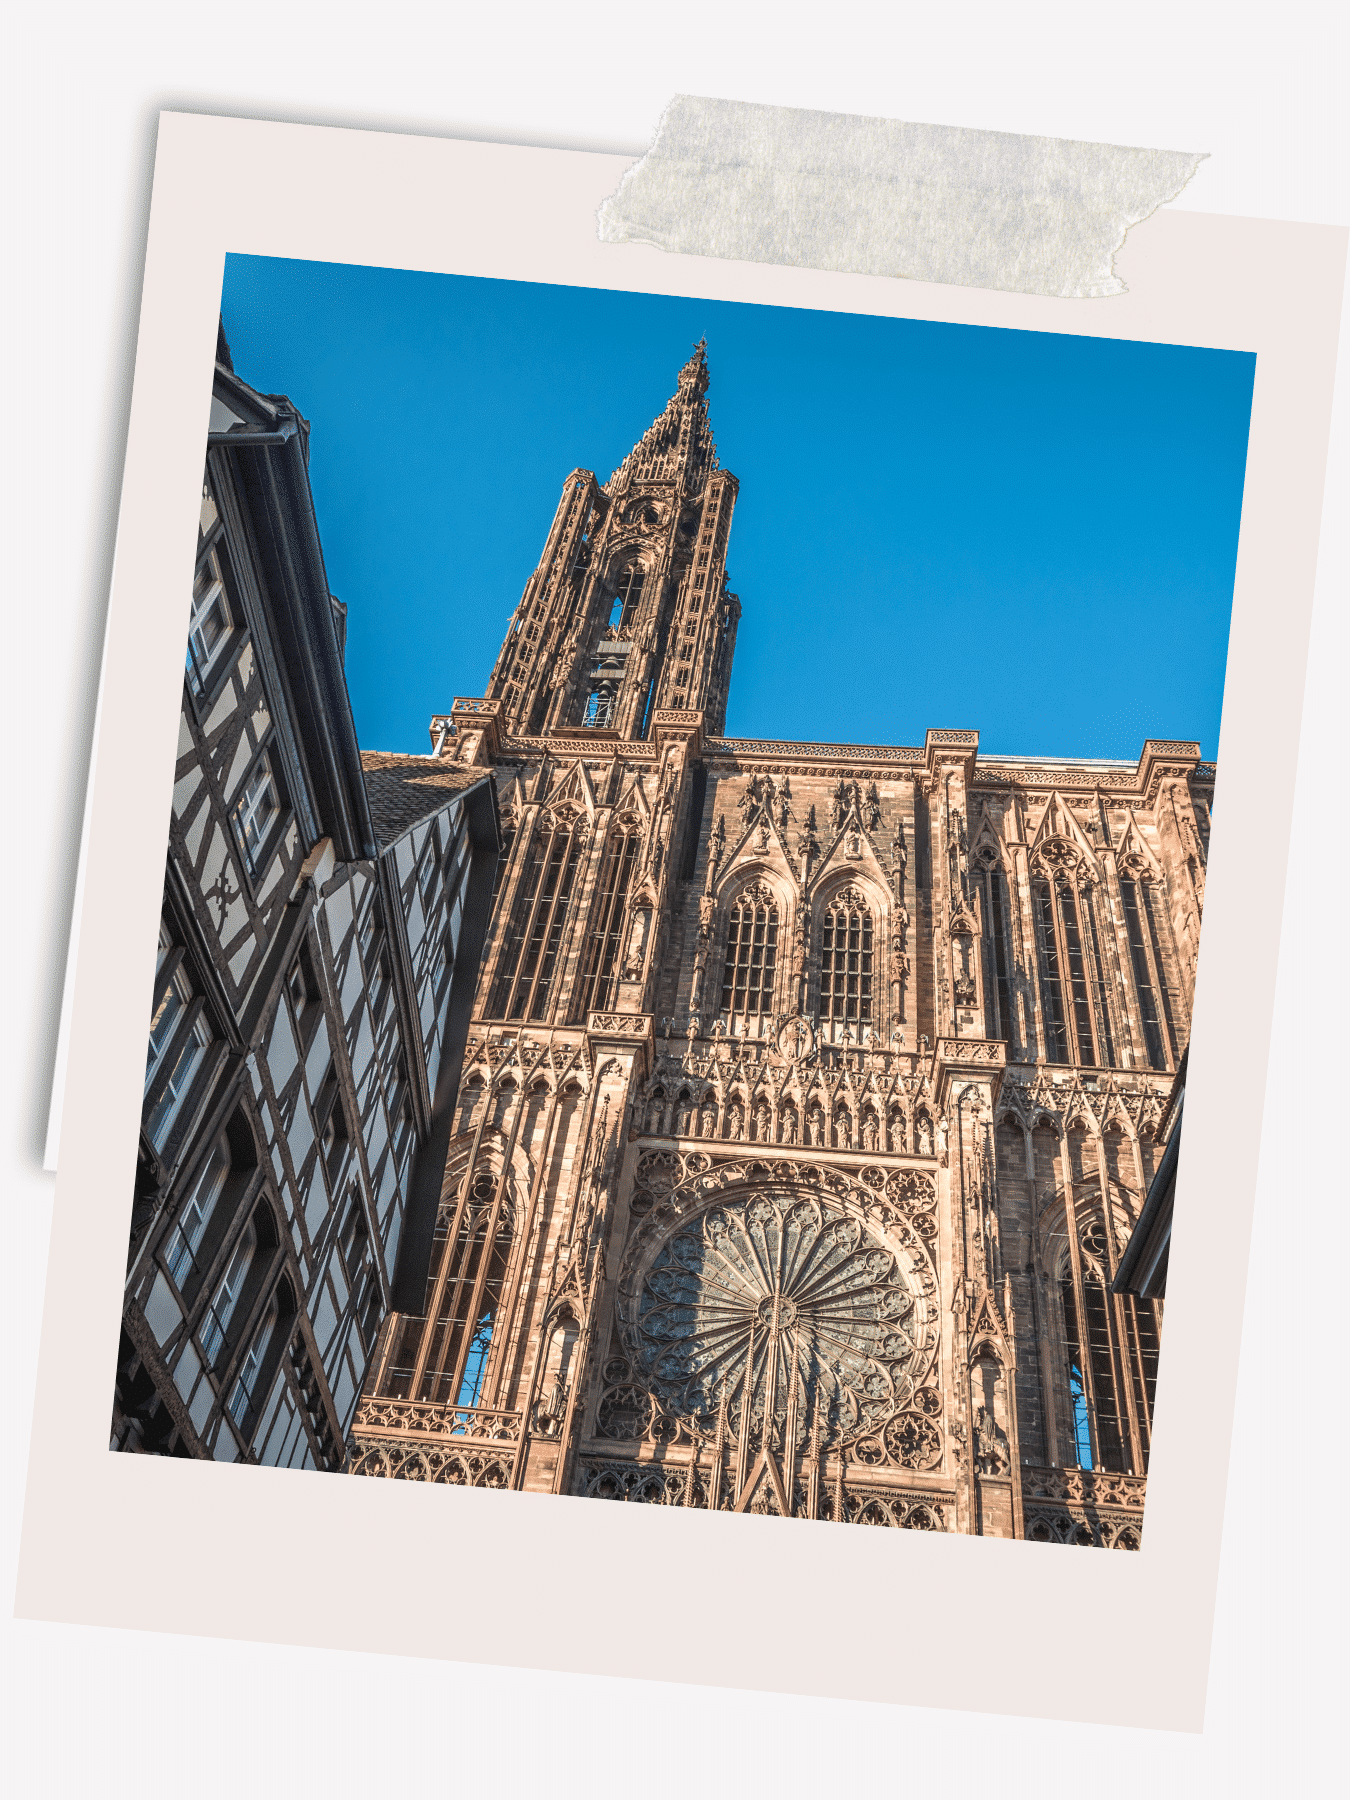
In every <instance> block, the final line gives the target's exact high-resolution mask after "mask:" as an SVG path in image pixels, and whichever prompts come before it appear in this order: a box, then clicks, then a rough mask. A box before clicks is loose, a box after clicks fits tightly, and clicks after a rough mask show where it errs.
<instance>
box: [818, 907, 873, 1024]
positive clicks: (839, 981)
mask: <svg viewBox="0 0 1350 1800" xmlns="http://www.w3.org/2000/svg"><path fill="white" fill-rule="evenodd" d="M820 1018H821V1024H822V1028H823V1031H824V1035H825V1037H826V1041H827V1042H829V1043H835V1042H837V1041H838V1040H839V1039H840V1038H841V1037H842V1036H843V1035H844V1032H845V1030H846V1029H847V1030H848V1031H849V1033H850V1036H851V1037H853V1038H857V1037H858V1036H860V1035H861V1031H862V1027H863V1026H864V1025H870V1024H871V1022H872V913H871V910H870V908H869V907H868V905H867V902H866V900H865V899H864V898H863V896H862V895H861V894H860V893H859V892H858V890H857V888H852V887H849V888H845V889H844V890H843V892H842V893H839V894H836V895H835V896H834V898H833V899H832V900H831V901H830V904H829V905H828V906H827V907H826V909H825V917H824V921H823V923H822V925H821V933H820Z"/></svg>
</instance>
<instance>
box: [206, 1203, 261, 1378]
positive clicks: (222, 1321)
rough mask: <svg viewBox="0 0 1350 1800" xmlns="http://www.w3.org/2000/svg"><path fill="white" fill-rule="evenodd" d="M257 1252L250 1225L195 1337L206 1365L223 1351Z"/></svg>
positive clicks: (254, 1236) (221, 1279) (222, 1277)
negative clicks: (199, 1344)
mask: <svg viewBox="0 0 1350 1800" xmlns="http://www.w3.org/2000/svg"><path fill="white" fill-rule="evenodd" d="M257 1249H258V1233H257V1230H256V1228H255V1227H254V1225H253V1224H252V1222H251V1221H250V1223H249V1225H248V1226H247V1227H246V1228H245V1230H244V1231H243V1233H242V1234H241V1236H240V1238H239V1242H238V1243H237V1244H236V1245H235V1247H234V1254H233V1255H232V1256H231V1257H230V1260H229V1263H228V1265H227V1267H226V1270H225V1273H224V1274H223V1275H222V1276H221V1278H220V1284H219V1286H218V1287H217V1288H216V1291H215V1293H214V1294H213V1295H212V1296H211V1304H210V1305H209V1306H208V1307H207V1309H206V1311H205V1313H204V1314H203V1315H202V1320H201V1323H200V1325H199V1326H198V1327H197V1337H198V1340H199V1341H200V1343H201V1347H202V1353H203V1355H204V1356H205V1358H206V1360H207V1362H208V1363H212V1364H214V1363H215V1362H216V1361H217V1360H218V1359H219V1357H220V1353H221V1351H222V1350H223V1349H224V1347H225V1344H226V1339H227V1334H228V1332H229V1329H230V1320H231V1319H232V1318H233V1317H234V1315H235V1313H236V1311H237V1310H238V1307H239V1296H240V1295H241V1294H242V1293H243V1291H244V1283H245V1282H246V1281H247V1279H248V1273H249V1270H250V1269H251V1268H252V1266H253V1258H254V1256H255V1255H256V1253H257Z"/></svg>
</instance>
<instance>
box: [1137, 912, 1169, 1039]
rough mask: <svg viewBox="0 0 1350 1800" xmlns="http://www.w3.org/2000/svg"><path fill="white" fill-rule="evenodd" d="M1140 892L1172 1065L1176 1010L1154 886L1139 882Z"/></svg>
mask: <svg viewBox="0 0 1350 1800" xmlns="http://www.w3.org/2000/svg"><path fill="white" fill-rule="evenodd" d="M1139 887H1140V891H1141V893H1142V895H1143V901H1144V917H1145V918H1146V919H1147V920H1148V936H1149V944H1150V946H1151V947H1152V950H1153V966H1154V968H1155V969H1156V970H1157V971H1158V994H1159V997H1160V998H1161V1000H1162V1011H1163V1023H1164V1024H1165V1025H1166V1026H1167V1041H1168V1043H1169V1044H1170V1045H1171V1049H1172V1064H1173V1066H1175V1064H1176V1060H1177V1026H1176V1009H1175V1007H1174V1006H1173V995H1172V984H1171V982H1170V981H1169V980H1168V979H1167V959H1166V957H1165V956H1164V954H1163V946H1162V937H1161V934H1160V932H1159V930H1158V910H1157V905H1156V903H1155V901H1154V885H1153V883H1152V882H1151V881H1141V882H1140V884H1139Z"/></svg>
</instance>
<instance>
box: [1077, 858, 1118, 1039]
mask: <svg viewBox="0 0 1350 1800" xmlns="http://www.w3.org/2000/svg"><path fill="white" fill-rule="evenodd" d="M1080 892H1081V894H1082V899H1083V916H1084V918H1085V919H1086V920H1087V927H1088V931H1089V933H1090V934H1091V938H1092V968H1093V973H1094V975H1095V976H1096V982H1097V1017H1098V1019H1099V1021H1100V1023H1101V1032H1102V1062H1103V1064H1104V1065H1105V1066H1106V1067H1107V1068H1108V1069H1112V1068H1114V1067H1115V1065H1116V1046H1115V1042H1114V1040H1113V1038H1112V1036H1111V1003H1110V1000H1109V998H1108V983H1107V979H1106V964H1105V963H1104V961H1103V960H1102V941H1101V934H1100V933H1099V932H1098V930H1097V908H1096V907H1095V906H1094V905H1093V903H1092V889H1091V888H1088V887H1085V888H1082V889H1081V890H1080Z"/></svg>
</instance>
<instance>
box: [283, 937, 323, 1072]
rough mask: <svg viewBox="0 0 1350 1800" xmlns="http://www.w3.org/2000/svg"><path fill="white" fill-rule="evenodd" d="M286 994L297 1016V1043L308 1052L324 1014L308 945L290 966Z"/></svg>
mask: <svg viewBox="0 0 1350 1800" xmlns="http://www.w3.org/2000/svg"><path fill="white" fill-rule="evenodd" d="M286 992H287V994H288V995H289V996H290V1002H291V1011H292V1012H293V1014H294V1015H295V1030H296V1037H297V1041H298V1042H299V1044H300V1047H301V1050H302V1051H304V1050H308V1049H309V1046H310V1044H311V1043H312V1042H313V1038H314V1032H315V1030H316V1028H317V1026H318V1023H319V1018H320V1016H321V1014H322V1012H323V1001H322V998H321V996H320V992H319V983H318V979H317V977H316V976H315V973H314V959H313V958H312V957H311V955H310V953H309V945H308V943H302V944H301V946H300V949H299V952H298V954H297V955H296V959H295V961H294V962H293V963H292V964H291V966H290V970H289V972H288V974H287V976H286Z"/></svg>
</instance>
